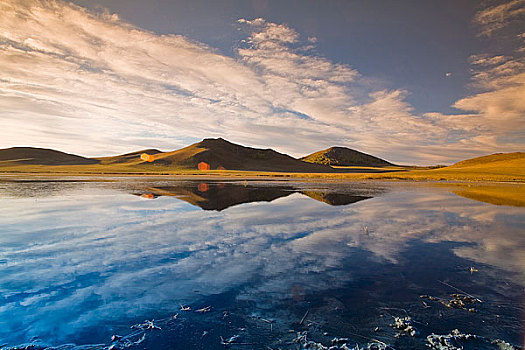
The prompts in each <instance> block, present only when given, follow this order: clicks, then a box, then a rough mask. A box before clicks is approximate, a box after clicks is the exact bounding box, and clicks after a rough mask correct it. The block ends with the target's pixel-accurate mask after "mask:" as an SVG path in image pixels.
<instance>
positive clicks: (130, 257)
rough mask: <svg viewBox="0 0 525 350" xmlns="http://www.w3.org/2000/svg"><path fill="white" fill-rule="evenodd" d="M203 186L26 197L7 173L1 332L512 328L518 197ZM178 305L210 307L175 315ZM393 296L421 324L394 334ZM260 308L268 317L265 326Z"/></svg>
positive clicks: (22, 337) (347, 332)
mask: <svg viewBox="0 0 525 350" xmlns="http://www.w3.org/2000/svg"><path fill="white" fill-rule="evenodd" d="M199 184H200V183H189V182H188V183H173V182H166V181H164V182H162V181H159V182H155V183H151V182H145V183H126V184H122V183H118V184H117V183H115V184H113V183H105V184H101V183H82V184H81V185H77V186H71V187H67V190H66V191H64V192H60V191H58V192H57V191H55V190H53V191H52V193H53V194H54V195H51V196H44V195H43V196H38V195H37V196H34V195H33V196H32V197H21V198H13V196H12V195H10V194H12V193H25V192H24V191H26V192H29V191H28V190H27V189H25V190H24V189H21V190H17V189H16V186H19V188H20V187H22V188H23V187H24V186H27V185H26V184H20V183H19V184H15V185H13V184H10V185H9V186H11V187H10V189H9V191H8V192H7V195H5V192H3V193H4V195H3V196H2V199H1V202H2V203H1V205H2V207H3V208H4V210H3V211H2V212H1V213H0V247H1V248H0V293H1V295H2V299H1V302H0V339H3V341H4V342H6V343H9V344H11V345H14V344H18V343H23V342H27V341H29V340H30V339H31V337H33V336H38V337H40V338H41V339H43V340H45V341H46V342H49V343H52V344H62V343H69V342H74V343H77V344H86V343H106V344H107V343H108V340H109V338H110V336H111V335H112V334H117V333H119V334H125V333H126V332H129V326H130V325H132V324H134V323H137V322H143V321H144V319H150V318H155V319H163V318H166V317H168V316H171V315H173V314H175V313H182V314H180V315H179V319H178V320H179V321H180V322H179V321H177V322H178V323H175V321H173V324H174V325H173V326H169V327H172V328H170V332H171V333H170V335H169V336H167V335H164V334H165V333H164V332H160V331H159V332H158V333H155V334H157V335H151V334H149V333H148V337H147V338H146V343H144V344H149V346H150V347H149V348H159V346H160V345H159V344H163V346H166V347H167V346H172V347H173V346H174V345H173V344H179V345H178V346H181V347H180V348H185V347H186V348H206V349H211V348H224V347H223V345H221V344H220V342H219V340H218V339H219V336H224V337H227V336H228V337H229V336H233V335H234V334H236V333H235V332H237V333H238V332H240V331H239V330H238V328H247V330H246V331H245V332H246V333H247V335H246V337H247V338H249V339H248V340H249V341H256V342H257V344H259V345H260V348H264V346H266V345H271V346H275V347H277V346H276V342H278V339H286V337H287V336H288V337H290V336H291V335H287V334H288V330H289V329H295V330H302V329H305V327H308V324H310V327H309V328H308V330H309V332H310V334H311V336H312V337H316V336H317V337H318V341H322V340H323V339H324V338H323V334H324V332H328V333H329V334H330V336H351V335H352V334H358V335H359V336H364V337H369V338H370V337H373V338H378V339H380V340H382V341H384V342H387V343H390V344H396V345H397V348H401V349H402V348H424V347H425V346H424V341H425V337H426V334H430V333H432V332H435V333H440V334H445V333H448V332H450V331H451V330H452V329H454V328H460V330H461V331H465V332H475V333H477V334H480V335H483V336H486V337H489V338H501V339H505V340H507V341H512V342H514V343H515V344H519V343H521V342H522V339H523V329H522V327H521V325H522V324H523V323H522V321H523V318H522V317H523V316H522V312H523V306H524V305H523V295H524V286H525V282H524V281H525V257H524V255H523V253H522V252H523V248H524V247H525V232H524V229H523V222H524V218H525V213H524V211H523V208H518V207H500V206H493V205H490V204H485V203H480V202H475V201H471V200H468V199H465V198H461V197H458V196H456V195H454V194H452V193H450V192H449V191H446V190H443V189H439V188H426V187H417V188H412V187H403V186H401V187H399V186H394V187H388V188H386V187H387V185H381V186H380V187H379V188H377V187H375V186H371V185H359V184H357V185H347V186H346V187H345V186H339V185H330V184H324V185H319V184H290V183H286V184H283V185H277V186H275V185H268V184H259V185H257V186H256V185H255V184H250V185H248V186H245V185H243V184H237V185H236V184H232V183H222V184H220V183H207V185H208V187H207V189H206V190H205V191H203V190H204V187H203V186H199ZM41 185H42V184H41ZM69 185H70V184H69ZM69 185H68V186H69ZM3 186H4V189H5V186H7V187H9V186H8V185H3ZM30 186H34V184H31V185H30ZM51 186H53V187H54V186H57V187H60V186H58V185H56V184H52V185H51ZM13 187H15V188H13ZM42 187H45V186H44V185H42ZM46 193H47V192H46ZM129 193H133V194H138V195H140V194H148V193H149V194H152V195H153V197H156V199H155V200H141V197H140V196H130V195H129ZM7 197H10V198H9V199H8V198H7ZM174 197H176V198H174ZM312 198H314V199H317V200H312ZM179 199H182V200H179ZM362 199H367V200H362ZM268 201H271V203H268ZM326 202H328V203H329V204H334V205H336V206H333V205H326V204H325V203H326ZM188 203H189V204H191V205H189V204H188ZM240 203H245V204H243V205H238V204H240ZM351 203H353V204H351ZM344 204H346V205H344ZM196 206H197V207H200V208H202V209H206V210H204V211H203V210H201V209H198V208H197V207H196ZM225 208H228V210H224V209H225ZM221 210H222V211H221ZM365 227H366V229H365ZM470 267H475V269H476V270H478V271H476V272H471V269H470ZM438 281H442V282H446V283H448V284H450V285H452V286H454V287H456V288H460V289H461V290H466V291H468V292H469V293H471V294H474V295H475V296H476V297H479V298H480V299H481V300H483V303H482V304H480V305H476V309H477V310H476V313H475V314H469V313H468V312H465V311H464V310H454V309H448V308H446V307H444V306H442V305H441V306H440V305H439V304H431V305H429V306H430V307H429V308H426V307H425V306H424V305H423V304H422V303H421V300H420V298H419V296H420V295H422V294H428V295H432V296H435V297H440V298H447V297H449V294H450V293H454V292H456V291H454V290H453V289H451V288H449V287H447V286H445V285H443V284H441V283H439V282H438ZM180 304H182V305H189V306H191V307H192V309H196V308H199V307H205V306H207V305H212V306H213V309H212V311H211V312H210V313H206V314H202V315H201V314H197V313H189V312H188V313H184V312H181V311H179V308H180ZM399 309H403V310H406V311H405V312H409V313H410V314H411V316H413V317H415V318H416V319H417V321H418V322H421V325H418V328H419V332H420V334H419V335H418V336H417V337H416V338H414V339H412V338H411V337H401V338H399V339H397V338H395V337H394V336H395V334H396V333H395V332H394V331H393V330H392V328H391V327H390V326H389V323H391V321H392V318H391V314H392V315H399V314H400V313H401V314H403V313H404V312H400V311H396V310H399ZM306 310H309V314H308V317H307V321H306V322H304V323H305V324H303V325H298V324H297V323H298V321H299V320H301V318H302V317H303V315H304V314H305V311H306ZM223 312H227V314H226V315H229V316H228V317H230V318H224V319H223V318H222V316H223V315H224V314H223ZM381 315H383V317H381ZM494 315H499V316H498V318H497V319H496V320H494ZM252 316H256V317H255V318H253V317H252ZM257 316H258V317H260V318H262V319H265V320H275V321H274V323H272V327H273V328H272V332H270V331H269V328H268V324H265V322H262V321H260V319H258V318H257ZM223 320H224V322H223ZM228 322H231V324H230V323H228ZM272 322H273V321H272ZM170 324H171V323H170ZM206 325H207V326H206ZM210 325H213V327H211V326H210ZM167 326H168V325H167ZM248 326H250V327H248ZM251 326H253V327H251ZM177 327H179V328H177ZM181 327H182V328H181ZM375 327H379V329H380V330H381V331H380V332H379V333H377V332H374V329H375ZM204 332H208V333H206V334H209V337H208V336H203V337H201V335H202V333H204ZM250 332H252V333H250ZM188 334H190V335H191V336H189V335H188ZM359 336H356V337H353V338H354V339H355V341H356V342H361V343H362V342H364V339H363V338H359ZM188 337H189V338H188ZM250 337H252V338H253V339H252V338H250ZM254 339H255V340H254ZM148 341H150V342H153V343H148ZM171 342H174V343H171ZM0 343H1V342H0ZM0 345H1V344H0ZM146 348H148V347H147V346H146ZM254 348H258V347H257V346H254ZM285 348H286V347H285Z"/></svg>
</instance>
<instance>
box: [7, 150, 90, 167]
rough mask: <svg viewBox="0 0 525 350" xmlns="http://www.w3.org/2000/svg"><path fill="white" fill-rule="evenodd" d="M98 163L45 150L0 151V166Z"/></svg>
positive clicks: (72, 155)
mask: <svg viewBox="0 0 525 350" xmlns="http://www.w3.org/2000/svg"><path fill="white" fill-rule="evenodd" d="M98 163H99V161H98V160H96V159H91V158H84V157H81V156H77V155H74V154H69V153H64V152H60V151H55V150H52V149H46V148H34V147H11V148H5V149H0V166H17V165H87V164H98Z"/></svg>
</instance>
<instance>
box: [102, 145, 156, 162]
mask: <svg viewBox="0 0 525 350" xmlns="http://www.w3.org/2000/svg"><path fill="white" fill-rule="evenodd" d="M142 153H147V154H153V155H155V154H159V153H162V152H161V151H159V150H158V149H154V148H150V149H144V150H141V151H135V152H131V153H126V154H121V155H119V156H112V157H99V158H95V159H97V160H99V161H100V164H119V163H133V162H136V163H138V162H139V160H140V155H141V154H142Z"/></svg>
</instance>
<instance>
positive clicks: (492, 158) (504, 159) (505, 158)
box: [447, 152, 525, 169]
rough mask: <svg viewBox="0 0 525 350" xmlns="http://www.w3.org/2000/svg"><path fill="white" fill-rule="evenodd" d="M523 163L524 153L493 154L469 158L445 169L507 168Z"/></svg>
mask: <svg viewBox="0 0 525 350" xmlns="http://www.w3.org/2000/svg"><path fill="white" fill-rule="evenodd" d="M524 161H525V153H524V152H514V153H494V154H490V155H488V156H482V157H477V158H471V159H467V160H462V161H461V162H457V163H456V164H453V165H451V166H449V167H447V168H449V169H453V168H458V169H459V168H473V167H474V168H480V167H481V168H483V167H508V166H512V165H513V164H514V165H520V166H523V165H524V164H523V162H524Z"/></svg>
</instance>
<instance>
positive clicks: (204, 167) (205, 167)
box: [197, 162, 211, 170]
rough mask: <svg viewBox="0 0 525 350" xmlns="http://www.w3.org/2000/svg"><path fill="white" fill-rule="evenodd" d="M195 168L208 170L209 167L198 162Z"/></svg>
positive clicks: (204, 163)
mask: <svg viewBox="0 0 525 350" xmlns="http://www.w3.org/2000/svg"><path fill="white" fill-rule="evenodd" d="M197 168H199V170H210V169H211V168H210V165H209V164H208V163H206V162H200V163H199V164H197Z"/></svg>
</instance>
